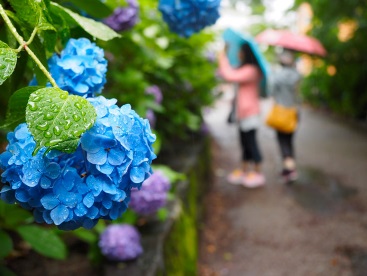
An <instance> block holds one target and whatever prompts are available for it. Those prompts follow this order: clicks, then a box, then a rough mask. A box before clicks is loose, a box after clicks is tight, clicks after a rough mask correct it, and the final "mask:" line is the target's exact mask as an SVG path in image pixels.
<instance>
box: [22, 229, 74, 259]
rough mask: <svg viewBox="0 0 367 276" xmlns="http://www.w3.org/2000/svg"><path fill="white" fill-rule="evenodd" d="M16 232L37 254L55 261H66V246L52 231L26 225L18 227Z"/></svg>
mask: <svg viewBox="0 0 367 276" xmlns="http://www.w3.org/2000/svg"><path fill="white" fill-rule="evenodd" d="M16 231H17V232H18V234H19V235H20V236H21V237H22V238H23V239H24V240H25V241H26V242H28V243H29V244H30V245H31V246H32V248H33V249H34V250H35V251H36V252H38V253H40V254H42V255H44V256H46V257H50V258H54V259H59V260H64V259H65V258H66V255H67V248H66V245H65V243H64V242H63V241H62V239H61V238H60V237H59V236H58V235H56V234H55V233H54V232H53V230H52V229H45V228H42V227H40V226H37V225H25V226H20V227H18V228H17V229H16Z"/></svg>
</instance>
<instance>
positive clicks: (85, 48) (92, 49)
mask: <svg viewBox="0 0 367 276" xmlns="http://www.w3.org/2000/svg"><path fill="white" fill-rule="evenodd" d="M48 67H49V70H50V73H51V75H52V77H53V78H54V79H55V81H56V83H57V85H58V86H59V87H60V88H61V89H62V90H65V91H68V92H69V93H70V94H75V95H79V96H84V97H91V96H93V95H95V94H99V93H101V92H102V89H103V87H104V85H105V83H106V72H107V60H106V59H105V58H104V51H103V49H102V48H99V47H98V46H96V44H95V43H93V42H91V41H90V40H88V39H87V38H79V39H73V38H72V39H70V40H69V41H68V43H67V44H66V46H65V48H64V49H63V50H62V51H61V53H60V55H57V54H54V55H53V56H52V57H51V58H50V59H49V60H48ZM30 85H37V81H36V79H35V78H34V79H33V80H32V81H31V82H30ZM48 86H51V85H50V84H49V83H48Z"/></svg>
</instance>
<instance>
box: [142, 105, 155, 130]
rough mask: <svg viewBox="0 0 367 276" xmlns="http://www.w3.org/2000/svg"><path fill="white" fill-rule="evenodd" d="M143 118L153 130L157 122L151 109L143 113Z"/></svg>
mask: <svg viewBox="0 0 367 276" xmlns="http://www.w3.org/2000/svg"><path fill="white" fill-rule="evenodd" d="M145 117H146V118H147V119H148V121H149V124H150V125H151V127H152V128H154V127H155V123H156V120H157V118H156V116H155V113H154V111H153V110H152V109H148V110H147V112H146V113H145Z"/></svg>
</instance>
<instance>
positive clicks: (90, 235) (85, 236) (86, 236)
mask: <svg viewBox="0 0 367 276" xmlns="http://www.w3.org/2000/svg"><path fill="white" fill-rule="evenodd" d="M72 233H73V235H75V236H77V237H78V238H79V239H81V240H83V241H85V242H87V243H89V244H92V243H94V242H96V241H97V240H98V234H97V233H95V232H93V231H91V230H87V229H83V228H79V229H76V230H74V231H73V232H72Z"/></svg>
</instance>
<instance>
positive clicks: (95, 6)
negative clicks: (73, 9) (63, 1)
mask: <svg viewBox="0 0 367 276" xmlns="http://www.w3.org/2000/svg"><path fill="white" fill-rule="evenodd" d="M68 2H71V3H73V4H75V6H77V7H78V8H80V9H81V10H83V11H85V12H86V13H87V14H88V15H90V16H92V17H95V18H105V17H107V16H109V15H111V14H112V13H113V10H112V9H110V8H109V7H108V6H106V5H105V4H104V3H102V1H100V0H88V1H85V0H69V1H68Z"/></svg>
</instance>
